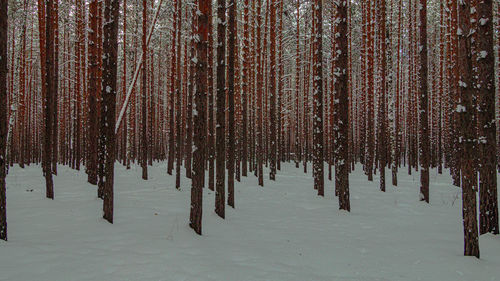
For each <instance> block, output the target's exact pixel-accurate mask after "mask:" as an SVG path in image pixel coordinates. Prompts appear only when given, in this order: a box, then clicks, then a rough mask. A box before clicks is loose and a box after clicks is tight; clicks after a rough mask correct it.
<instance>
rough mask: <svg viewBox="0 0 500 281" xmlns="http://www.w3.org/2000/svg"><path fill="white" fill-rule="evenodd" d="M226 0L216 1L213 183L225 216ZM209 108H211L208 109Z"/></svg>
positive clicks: (218, 206) (219, 212)
mask: <svg viewBox="0 0 500 281" xmlns="http://www.w3.org/2000/svg"><path fill="white" fill-rule="evenodd" d="M225 22H226V0H218V2H217V116H216V119H217V126H216V147H217V167H216V178H217V179H216V183H215V189H216V191H215V212H216V213H217V215H219V216H220V217H221V218H224V217H225V208H224V207H225V204H226V198H225V196H226V195H225V190H226V186H225V181H226V166H225V160H226V149H225V146H226V145H225V143H226V131H225V130H226V119H225V118H226V112H225V109H226V89H225V87H226V77H225V74H226V70H225V69H226V43H225V42H226V26H225ZM209 110H211V109H209Z"/></svg>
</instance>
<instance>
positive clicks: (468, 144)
mask: <svg viewBox="0 0 500 281" xmlns="http://www.w3.org/2000/svg"><path fill="white" fill-rule="evenodd" d="M458 19H459V22H458V32H457V35H458V73H459V77H458V89H459V91H458V94H459V103H458V105H457V108H456V112H457V115H458V120H457V121H458V124H457V125H458V128H459V132H460V136H459V145H460V146H461V149H460V152H461V159H460V170H461V186H462V213H463V223H464V242H465V246H464V255H466V256H475V257H477V258H479V239H478V230H477V210H476V190H475V187H476V182H477V172H476V165H475V164H476V159H475V157H476V156H475V155H474V145H475V144H474V143H475V141H476V138H477V135H476V132H475V126H473V125H471V124H472V120H473V118H474V114H475V108H474V106H473V85H472V58H471V57H472V54H471V41H470V40H471V38H470V35H471V34H470V2H468V1H462V2H460V3H459V5H458Z"/></svg>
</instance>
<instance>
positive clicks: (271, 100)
mask: <svg viewBox="0 0 500 281" xmlns="http://www.w3.org/2000/svg"><path fill="white" fill-rule="evenodd" d="M276 5H277V1H272V2H271V6H270V9H271V15H270V24H271V26H270V41H271V50H270V53H271V65H270V68H271V70H270V78H269V80H270V85H269V91H270V94H269V103H270V110H269V115H270V116H269V119H270V123H271V124H270V125H271V127H270V129H269V130H270V142H271V147H270V153H269V157H270V175H269V178H270V179H271V180H276V158H277V145H278V143H277V140H278V139H277V136H276V134H277V131H278V130H279V128H277V127H276V94H277V93H276ZM278 132H279V131H278Z"/></svg>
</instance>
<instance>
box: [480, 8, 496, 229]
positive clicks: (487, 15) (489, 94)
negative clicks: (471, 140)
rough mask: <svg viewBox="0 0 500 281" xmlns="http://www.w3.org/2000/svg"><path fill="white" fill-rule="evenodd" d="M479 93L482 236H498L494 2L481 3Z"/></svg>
mask: <svg viewBox="0 0 500 281" xmlns="http://www.w3.org/2000/svg"><path fill="white" fill-rule="evenodd" d="M475 8H476V11H477V13H478V15H477V18H478V19H479V21H478V22H476V26H475V27H476V28H477V38H478V40H477V42H476V44H477V45H476V46H477V50H476V52H477V54H478V57H477V68H478V74H479V75H478V78H477V84H476V85H477V87H478V88H477V90H478V129H479V130H478V134H479V135H478V144H479V151H480V154H479V155H480V157H479V159H480V163H479V179H480V181H479V191H480V199H479V209H480V212H479V219H480V233H481V234H484V233H487V232H491V233H493V234H498V233H499V229H498V194H497V176H496V167H497V158H496V155H497V151H496V148H497V147H496V121H495V54H494V49H493V42H494V38H493V1H492V0H483V1H478V3H477V6H476V7H475Z"/></svg>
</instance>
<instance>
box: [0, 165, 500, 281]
mask: <svg viewBox="0 0 500 281" xmlns="http://www.w3.org/2000/svg"><path fill="white" fill-rule="evenodd" d="M308 168H309V172H310V170H311V166H309V167H308ZM356 168H357V169H356V171H354V172H353V173H352V174H351V176H350V186H351V209H352V211H351V212H350V213H347V212H344V211H339V210H338V201H337V199H336V197H335V196H334V183H333V182H330V181H328V180H325V184H326V196H325V197H324V198H321V197H318V196H317V195H316V192H315V190H313V188H312V186H313V185H312V183H313V182H312V178H311V175H310V174H307V175H305V174H304V173H303V172H302V166H301V167H300V169H296V168H295V167H294V164H284V165H283V169H282V171H279V172H278V175H277V181H276V182H271V181H269V180H268V178H269V177H268V170H267V169H265V170H264V171H265V173H266V177H265V187H259V186H257V180H256V178H255V177H254V176H253V174H251V176H249V177H248V178H243V179H242V182H241V183H236V197H235V198H236V209H232V208H230V207H227V206H226V219H225V220H224V219H221V218H219V217H218V216H217V215H216V214H215V213H214V211H213V209H214V192H212V191H210V190H208V189H205V193H204V202H203V204H204V206H203V207H204V214H203V236H198V235H196V234H195V233H194V232H193V231H192V230H191V229H190V228H189V226H188V219H189V209H190V207H189V206H190V203H189V202H190V180H188V179H186V178H185V177H182V178H181V181H182V188H181V190H180V191H179V190H176V189H175V187H174V183H175V175H174V176H168V175H167V174H166V172H165V164H164V163H162V164H158V163H157V164H155V165H154V166H153V167H149V175H150V179H149V180H148V181H143V180H142V179H141V178H140V176H141V170H140V168H139V167H132V169H130V170H126V169H125V168H124V167H123V166H121V165H117V167H116V178H115V209H114V210H115V221H114V224H113V225H111V224H108V223H107V222H105V221H104V220H103V219H102V218H101V217H102V216H101V215H102V212H101V209H102V201H101V200H100V199H98V198H97V197H96V187H95V186H92V185H90V184H88V183H86V174H85V173H84V172H83V171H80V172H78V171H74V170H71V169H69V168H67V167H63V166H59V168H58V169H59V175H58V176H57V177H55V200H54V201H52V200H48V199H45V185H44V181H43V178H42V173H41V170H40V167H39V166H34V165H32V166H31V167H27V168H26V169H20V168H18V167H17V166H16V167H13V168H11V170H10V173H9V175H8V177H7V185H8V191H7V215H8V226H9V242H3V241H2V242H0V280H9V281H10V280H22V281H27V280H37V281H42V280H47V281H49V280H50V281H59V280H78V281H84V280H105V281H107V280H272V281H275V280H297V281H305V280H346V281H347V280H349V281H353V280H354V281H356V280H359V281H371V280H391V281H392V280H437V281H446V280H453V281H457V280H467V281H470V280H481V281H482V280H500V237H499V236H496V237H495V236H493V235H489V234H488V235H483V236H481V238H480V247H481V259H480V260H478V259H475V258H471V257H464V256H463V255H462V254H463V228H462V219H461V217H462V213H461V192H460V189H459V188H457V187H454V186H452V185H451V181H450V178H449V176H448V173H447V171H445V173H444V174H443V175H438V174H437V173H436V171H435V170H433V171H431V185H430V190H431V193H430V200H431V202H430V204H429V205H428V204H425V203H423V202H420V201H419V174H418V173H414V174H413V175H411V176H409V175H407V174H406V172H407V170H406V169H405V168H403V169H401V170H400V173H399V186H398V187H393V186H392V185H390V184H388V186H387V192H385V193H383V192H380V191H379V188H378V175H377V176H376V177H375V180H374V182H368V181H367V179H366V176H365V175H364V174H363V173H362V171H361V166H357V167H356ZM387 177H388V182H389V183H390V172H389V171H388V172H387Z"/></svg>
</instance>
